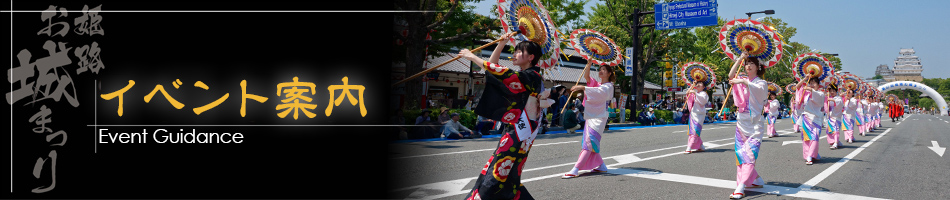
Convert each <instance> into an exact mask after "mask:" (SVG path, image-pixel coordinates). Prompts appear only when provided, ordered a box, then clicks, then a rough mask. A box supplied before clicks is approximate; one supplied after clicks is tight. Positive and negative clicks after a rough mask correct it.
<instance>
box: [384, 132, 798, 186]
mask: <svg viewBox="0 0 950 200" xmlns="http://www.w3.org/2000/svg"><path fill="white" fill-rule="evenodd" d="M787 130H790V129H784V130H776V131H777V132H778V131H784V132H788V131H787ZM789 133H790V132H789ZM780 135H785V134H780ZM725 140H735V138H724V139H719V140H713V141H710V142H717V141H725ZM703 143H704V144H705V143H706V142H703ZM734 143H735V142H730V143H728V144H722V145H719V146H724V145H732V144H734ZM685 147H686V145H679V146H673V147H667V148H661V149H654V150H649V151H641V152H636V153H631V154H623V155H616V156H611V157H605V158H604V159H614V160H616V161H617V162H618V163H615V164H611V165H607V167H608V168H609V167H611V166H617V165H625V164H630V163H636V162H641V161H647V160H653V159H657V158H664V157H669V156H675V155H682V152H676V153H670V154H665V155H659V156H654V157H649V158H640V157H637V156H635V155H636V154H643V153H650V152H656V151H663V150H669V149H675V148H685ZM492 150H494V149H492ZM574 164H575V163H573V162H571V163H564V164H558V165H550V166H544V167H538V168H531V169H525V170H524V171H522V172H530V171H536V170H542V169H549V168H556V167H564V166H570V165H574ZM562 175H564V174H563V173H558V174H551V175H546V176H540V177H535V178H529V179H522V180H521V182H522V183H527V182H531V181H536V180H543V179H548V178H555V177H560V176H562ZM476 179H478V177H477V176H476V177H469V178H462V179H456V180H449V181H442V182H436V183H429V184H423V185H416V186H410V187H404V188H399V189H395V190H392V191H393V192H396V191H403V190H415V191H414V192H412V193H411V194H410V195H409V197H407V199H438V198H445V197H450V196H455V195H462V194H465V193H468V192H470V188H464V187H465V185H468V183H470V182H472V181H475V180H476ZM734 183H735V182H733V185H735V184H734ZM460 185H461V186H460Z"/></svg>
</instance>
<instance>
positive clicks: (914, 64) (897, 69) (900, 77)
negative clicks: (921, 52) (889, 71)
mask: <svg viewBox="0 0 950 200" xmlns="http://www.w3.org/2000/svg"><path fill="white" fill-rule="evenodd" d="M899 53H900V56H898V57H897V59H894V70H893V74H894V79H893V80H891V81H916V82H920V81H923V80H924V77H923V76H921V73H922V72H923V71H924V68H923V66H922V65H921V64H920V58H918V57H917V56H915V55H914V54H915V53H916V52H915V51H914V49H913V48H910V49H901V50H900V52H899Z"/></svg>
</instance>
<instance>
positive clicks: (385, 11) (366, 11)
mask: <svg viewBox="0 0 950 200" xmlns="http://www.w3.org/2000/svg"><path fill="white" fill-rule="evenodd" d="M0 12H5V13H42V12H54V13H59V12H77V13H79V12H101V13H107V12H114V13H418V12H422V13H426V12H438V13H445V12H448V11H430V10H98V11H96V10H87V11H78V10H73V11H57V10H3V11H0Z"/></svg>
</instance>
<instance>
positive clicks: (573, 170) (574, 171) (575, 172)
mask: <svg viewBox="0 0 950 200" xmlns="http://www.w3.org/2000/svg"><path fill="white" fill-rule="evenodd" d="M568 174H573V175H577V167H575V168H574V169H571V172H568Z"/></svg>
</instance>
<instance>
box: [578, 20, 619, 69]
mask: <svg viewBox="0 0 950 200" xmlns="http://www.w3.org/2000/svg"><path fill="white" fill-rule="evenodd" d="M571 46H573V47H574V50H577V53H579V54H581V57H584V59H586V60H588V61H590V62H593V63H594V64H597V65H607V66H615V65H617V64H619V63H620V62H621V60H622V58H623V57H622V56H623V55H621V53H620V47H619V46H617V43H614V40H612V39H610V38H609V37H607V36H605V35H604V34H602V33H600V32H597V31H595V30H590V29H577V30H574V31H573V32H571Z"/></svg>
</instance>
